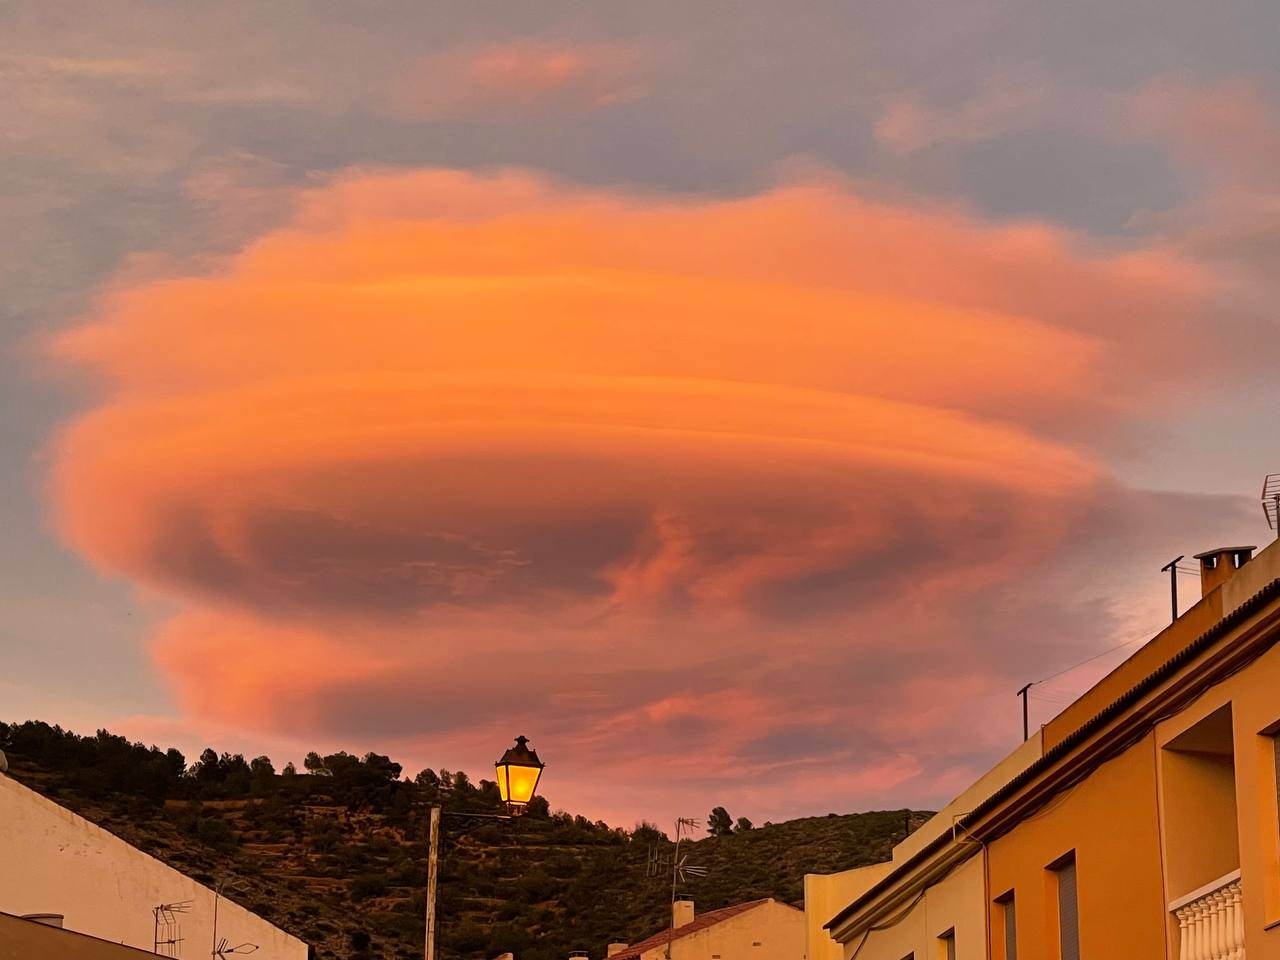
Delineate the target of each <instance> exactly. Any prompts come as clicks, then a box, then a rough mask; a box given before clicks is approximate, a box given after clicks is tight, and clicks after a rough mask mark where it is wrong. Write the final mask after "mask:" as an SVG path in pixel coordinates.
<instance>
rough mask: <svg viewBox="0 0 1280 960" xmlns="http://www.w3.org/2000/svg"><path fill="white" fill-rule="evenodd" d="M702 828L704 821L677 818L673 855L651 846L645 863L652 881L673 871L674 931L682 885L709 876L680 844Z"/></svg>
mask: <svg viewBox="0 0 1280 960" xmlns="http://www.w3.org/2000/svg"><path fill="white" fill-rule="evenodd" d="M701 826H702V821H701V820H697V819H694V818H693V817H678V818H676V840H675V846H674V847H673V848H672V851H671V853H663V852H661V851H660V850H659V849H658V846H657V844H651V845H650V846H649V856H648V858H647V859H646V861H645V876H647V877H649V878H650V879H653V878H657V877H660V876H663V875H664V874H666V872H667V870H668V869H670V871H671V923H672V925H673V926H672V929H674V924H675V912H676V897H677V895H678V890H679V888H680V886H681V884H685V883H688V882H689V879H690V878H691V877H705V876H706V875H707V874H708V872H709V871H708V870H707V868H706V867H700V866H697V865H696V864H692V863H690V862H689V855H688V854H684V855H683V856H682V855H681V853H680V844H681V843H682V842H683V841H684V838H685V837H686V836H687V835H688V834H691V833H692V832H693V831H694V830H697V829H698V828H699V827H701ZM665 953H666V958H667V960H671V941H670V940H668V941H667V947H666V951H665Z"/></svg>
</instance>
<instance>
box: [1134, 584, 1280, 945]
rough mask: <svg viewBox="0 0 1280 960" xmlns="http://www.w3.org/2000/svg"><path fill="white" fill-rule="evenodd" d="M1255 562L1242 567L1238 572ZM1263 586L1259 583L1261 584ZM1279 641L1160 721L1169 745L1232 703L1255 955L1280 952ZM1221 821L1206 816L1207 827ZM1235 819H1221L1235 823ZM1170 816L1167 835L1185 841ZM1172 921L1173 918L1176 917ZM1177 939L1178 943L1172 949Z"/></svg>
mask: <svg viewBox="0 0 1280 960" xmlns="http://www.w3.org/2000/svg"><path fill="white" fill-rule="evenodd" d="M1250 565H1251V564H1246V565H1245V567H1244V568H1243V569H1242V570H1241V571H1240V573H1237V574H1236V576H1237V577H1239V576H1240V574H1241V573H1243V572H1244V570H1247V569H1248V568H1249V566H1250ZM1255 592H1256V591H1255ZM1278 689H1280V647H1272V648H1271V649H1270V650H1268V651H1267V652H1266V653H1264V654H1263V655H1262V656H1261V657H1259V658H1258V659H1257V660H1255V661H1254V662H1253V663H1251V664H1249V665H1248V666H1247V667H1245V668H1244V669H1243V670H1241V671H1240V672H1239V673H1237V674H1235V675H1234V676H1231V677H1229V678H1228V679H1227V680H1225V681H1223V682H1222V683H1220V684H1218V685H1217V686H1215V687H1212V688H1210V689H1209V690H1206V691H1205V692H1204V693H1203V694H1201V696H1200V697H1199V698H1198V699H1197V700H1196V701H1195V702H1194V703H1192V704H1191V705H1190V706H1188V707H1187V708H1186V709H1184V710H1182V711H1181V712H1179V713H1178V714H1177V715H1176V716H1173V717H1170V718H1169V719H1167V720H1165V721H1163V722H1161V723H1160V724H1159V725H1158V726H1157V728H1156V738H1157V741H1158V742H1159V743H1160V744H1161V746H1164V745H1166V744H1169V743H1171V742H1174V741H1176V739H1177V738H1178V737H1180V736H1182V735H1183V734H1184V733H1185V732H1186V731H1187V730H1189V729H1191V728H1192V727H1194V726H1195V725H1197V724H1199V723H1201V722H1202V721H1203V720H1204V719H1205V718H1206V717H1209V716H1210V715H1211V714H1213V713H1215V712H1216V711H1218V710H1220V709H1221V708H1222V707H1224V706H1225V705H1227V704H1230V707H1231V715H1232V735H1233V739H1234V751H1235V796H1236V823H1235V824H1234V829H1235V831H1236V837H1235V839H1236V841H1237V846H1238V850H1239V860H1240V873H1241V881H1242V890H1243V895H1244V920H1245V953H1246V955H1247V956H1248V958H1249V960H1280V810H1277V798H1276V787H1277V784H1276V768H1275V754H1274V750H1275V743H1274V741H1273V740H1272V738H1271V736H1270V733H1271V732H1272V731H1275V730H1276V729H1278V728H1280V696H1277V693H1276V691H1277V690H1278ZM1214 826H1215V825H1214V824H1213V823H1212V822H1211V821H1210V820H1209V819H1208V817H1206V818H1203V819H1202V822H1201V823H1200V825H1199V828H1198V829H1200V830H1201V831H1204V830H1207V829H1211V828H1213V827H1214ZM1232 826H1233V825H1230V824H1228V825H1225V826H1222V825H1219V826H1218V829H1226V830H1228V831H1229V830H1231V829H1232ZM1183 829H1185V828H1184V827H1182V826H1180V825H1179V824H1177V823H1172V822H1167V821H1166V833H1167V836H1166V843H1168V844H1176V843H1179V842H1184V841H1185V837H1184V836H1183V835H1182V834H1180V833H1178V832H1177V831H1180V830H1183ZM1185 882H1186V881H1185V880H1181V879H1179V878H1178V877H1176V876H1169V877H1168V878H1167V883H1166V888H1165V895H1166V902H1167V901H1172V900H1174V899H1176V898H1177V897H1179V896H1181V895H1182V894H1185V893H1187V892H1188V891H1187V890H1186V889H1182V885H1183V884H1184V883H1185ZM1170 923H1171V925H1172V921H1170ZM1175 949H1176V943H1173V944H1172V945H1171V949H1170V956H1173V957H1176V956H1177V954H1176V952H1174V950H1175Z"/></svg>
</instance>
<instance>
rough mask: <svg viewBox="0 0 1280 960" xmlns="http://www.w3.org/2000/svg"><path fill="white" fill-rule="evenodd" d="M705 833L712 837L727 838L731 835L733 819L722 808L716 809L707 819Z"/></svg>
mask: <svg viewBox="0 0 1280 960" xmlns="http://www.w3.org/2000/svg"><path fill="white" fill-rule="evenodd" d="M707 833H709V834H711V835H712V836H713V837H727V836H728V835H729V834H731V833H733V817H731V816H729V811H728V810H726V809H725V808H724V807H716V808H715V809H714V810H712V811H711V815H710V816H709V817H707Z"/></svg>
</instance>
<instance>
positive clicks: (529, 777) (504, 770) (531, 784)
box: [493, 737, 543, 817]
mask: <svg viewBox="0 0 1280 960" xmlns="http://www.w3.org/2000/svg"><path fill="white" fill-rule="evenodd" d="M542 767H543V763H542V761H541V760H539V759H538V752H537V751H536V750H530V749H529V738H528V737H516V745H515V746H514V747H509V748H508V749H507V752H506V753H504V754H503V755H502V759H501V760H499V761H497V762H496V763H495V764H494V765H493V768H494V770H496V771H497V773H498V793H499V794H500V795H501V796H502V802H503V803H505V804H506V805H507V810H508V812H510V814H511V816H513V817H518V816H520V814H522V813H524V808H525V807H526V806H528V804H529V801H530V800H532V799H533V791H534V790H536V789H537V788H538V778H539V777H541V776H542Z"/></svg>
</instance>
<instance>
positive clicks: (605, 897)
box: [0, 721, 929, 960]
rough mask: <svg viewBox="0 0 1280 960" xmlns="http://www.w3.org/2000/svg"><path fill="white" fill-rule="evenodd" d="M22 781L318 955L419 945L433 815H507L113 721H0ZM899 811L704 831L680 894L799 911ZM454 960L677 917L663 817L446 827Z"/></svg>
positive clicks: (365, 765)
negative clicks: (814, 878)
mask: <svg viewBox="0 0 1280 960" xmlns="http://www.w3.org/2000/svg"><path fill="white" fill-rule="evenodd" d="M0 747H2V748H3V749H4V750H5V752H6V753H7V754H8V757H9V761H10V775H11V776H13V777H15V778H16V779H18V780H20V781H21V782H23V783H25V784H26V785H27V786H29V787H31V788H33V789H35V790H38V791H39V792H41V793H43V794H45V795H46V796H49V797H51V798H53V799H54V800H56V801H57V802H59V803H61V804H63V805H64V806H67V807H69V808H70V809H72V810H74V811H76V812H77V813H79V814H81V815H82V816H84V817H87V818H88V819H90V820H93V821H95V822H97V823H99V824H101V825H102V826H104V827H106V828H107V829H109V830H111V831H112V832H114V833H116V834H117V835H119V836H120V837H123V838H124V839H125V840H127V841H129V842H130V843H132V844H134V845H135V846H138V847H140V848H141V849H143V850H146V851H147V852H149V853H151V854H152V855H153V856H155V857H158V858H159V859H161V860H163V861H165V862H167V863H169V864H171V865H172V866H174V867H176V868H178V869H180V870H182V871H184V872H186V873H188V874H190V875H192V876H194V877H196V878H197V879H199V880H201V881H202V882H205V883H209V884H213V883H215V882H229V883H230V884H231V885H233V886H234V887H235V888H236V889H235V891H234V892H231V893H229V894H228V896H230V897H231V899H234V900H237V901H238V902H240V903H242V904H243V905H244V906H246V907H248V908H249V909H251V910H253V911H255V912H257V913H259V914H261V915H262V916H264V917H266V918H267V919H269V920H271V921H272V922H273V923H276V924H277V925H279V926H280V927H282V928H284V929H285V930H287V931H289V932H290V933H293V934H294V935H296V936H299V937H301V938H302V939H304V940H306V941H307V942H308V943H310V944H312V945H313V946H314V947H315V948H316V957H317V958H327V960H337V958H342V960H373V958H377V960H402V958H403V960H410V958H417V957H420V956H421V955H422V938H423V913H424V907H423V893H422V890H423V887H424V885H425V877H426V843H425V840H426V837H425V833H426V831H425V823H426V811H427V807H428V805H429V804H432V803H440V804H441V805H442V806H443V807H444V808H445V810H446V811H450V810H452V811H461V812H496V811H499V810H500V809H501V806H500V803H499V799H498V795H497V790H496V788H495V787H494V785H493V784H492V783H491V782H489V781H485V780H480V781H478V782H473V781H472V780H471V779H470V778H469V777H468V776H467V775H466V774H464V773H451V772H449V771H446V770H439V771H436V770H429V769H428V770H424V771H422V772H421V773H419V774H418V775H417V776H416V777H415V778H414V779H412V780H409V779H406V778H403V777H402V775H401V774H402V770H401V767H400V765H399V764H397V763H394V762H393V761H391V760H390V759H389V758H387V757H384V756H381V755H379V754H374V753H370V754H366V755H365V756H363V757H354V756H351V755H349V754H346V753H336V754H331V755H329V756H326V757H321V756H319V755H317V754H314V753H313V754H309V755H308V757H307V762H306V768H305V770H303V771H297V770H294V769H293V768H292V767H291V766H287V767H286V768H285V769H284V770H282V771H279V772H277V771H276V770H275V768H274V765H273V764H272V763H271V761H270V760H269V759H267V758H266V757H258V758H255V759H253V760H249V761H247V760H246V759H245V758H244V757H241V756H238V755H231V754H226V753H223V754H218V753H216V752H215V751H213V750H211V749H210V750H206V751H205V752H204V753H203V754H201V756H200V758H199V759H198V760H196V761H194V762H193V763H190V764H188V763H187V761H186V758H185V757H183V756H182V754H181V753H179V752H178V751H177V750H173V749H169V750H166V751H162V750H159V749H157V748H156V747H146V746H143V745H142V744H134V743H129V742H128V741H127V740H125V739H124V738H123V737H118V736H114V735H112V734H110V733H108V732H106V731H99V732H98V733H97V734H96V735H95V736H86V737H81V736H77V735H76V734H74V733H71V732H69V731H66V730H63V729H61V728H60V727H56V726H50V725H48V724H45V723H41V722H38V721H27V722H25V723H16V724H4V723H0ZM928 816H929V814H928V813H925V812H908V811H903V810H893V811H877V812H870V813H858V814H845V815H839V816H837V815H836V814H830V815H828V816H825V817H810V818H805V819H799V820H791V821H788V822H786V823H779V824H767V825H765V826H761V827H756V828H747V825H746V824H740V827H739V828H738V829H737V830H735V831H734V832H732V833H730V834H727V835H724V836H715V837H706V838H704V839H701V840H698V841H696V842H694V843H692V844H689V845H687V846H682V852H684V851H686V850H687V851H688V853H689V857H690V861H691V862H693V863H697V864H699V865H701V866H705V867H707V868H708V870H709V873H708V875H707V876H706V877H704V878H698V879H694V880H691V881H690V883H689V884H688V885H687V886H686V887H685V888H683V890H682V892H687V893H689V894H691V895H693V896H694V898H695V899H696V900H697V902H698V908H699V910H709V909H714V908H716V907H722V906H727V905H728V904H731V903H736V902H739V901H742V900H749V899H754V898H757V897H777V898H778V899H780V900H783V901H786V902H789V903H796V904H799V902H800V901H801V899H802V897H803V877H804V874H805V873H812V872H827V871H833V870H843V869H848V868H850V867H855V866H861V865H865V864H869V863H874V862H877V861H879V860H883V859H886V858H887V857H888V855H889V851H890V848H891V847H892V846H893V844H894V843H896V842H898V841H899V840H901V839H902V837H903V831H904V821H905V822H909V823H910V825H911V827H912V828H914V827H915V826H918V825H919V824H920V823H921V822H923V820H924V819H925V818H927V817H928ZM441 837H442V849H441V875H440V892H439V899H438V904H439V911H440V927H439V941H438V942H439V952H440V954H441V956H442V958H443V960H452V958H462V957H483V956H494V955H496V954H498V953H502V952H506V951H511V952H513V953H515V954H516V956H517V957H518V958H519V960H563V958H564V957H565V956H566V955H567V954H568V952H569V951H571V950H579V949H580V950H589V951H591V954H592V956H599V955H600V954H601V953H602V951H603V947H604V944H605V943H606V942H608V941H610V940H625V941H628V942H635V941H637V940H639V939H641V938H642V937H644V936H647V935H649V934H651V933H653V932H655V931H656V930H658V929H660V928H661V927H662V926H663V925H664V924H665V923H666V922H667V919H668V910H669V898H670V888H669V886H668V884H667V883H666V882H665V881H664V880H662V879H658V878H650V877H648V876H647V875H646V873H647V871H646V862H647V860H648V856H649V852H650V850H651V849H653V848H655V847H657V848H658V849H662V848H664V847H666V846H667V842H666V837H665V836H664V835H663V833H662V832H661V831H660V830H658V829H657V828H656V827H654V826H652V825H650V824H642V825H639V826H637V828H636V829H634V830H631V831H627V830H623V829H620V828H616V827H611V826H609V825H607V824H604V823H601V822H592V821H589V820H587V819H586V818H585V817H581V816H573V815H571V814H569V813H565V812H563V811H557V812H554V813H553V812H551V811H550V810H549V809H548V807H547V804H546V802H545V800H541V799H536V800H535V802H534V803H533V804H531V805H530V809H529V811H528V813H527V814H526V815H525V816H523V817H520V818H519V819H516V820H512V821H485V820H470V821H467V820H462V819H459V818H453V817H449V816H446V817H445V818H444V820H443V823H442V834H441Z"/></svg>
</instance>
